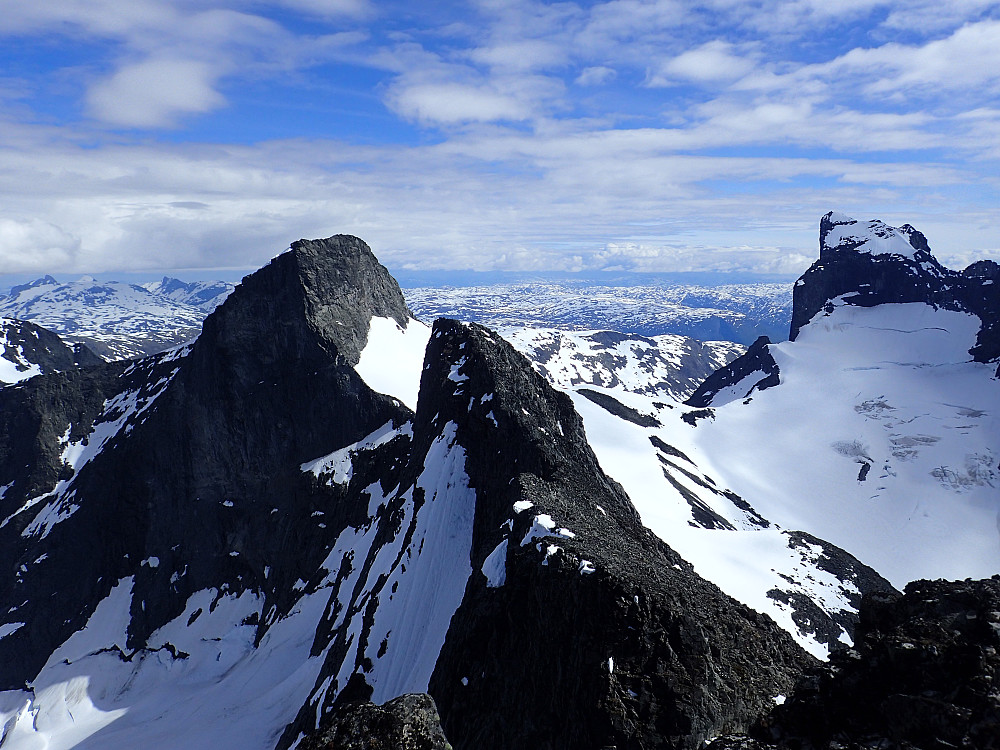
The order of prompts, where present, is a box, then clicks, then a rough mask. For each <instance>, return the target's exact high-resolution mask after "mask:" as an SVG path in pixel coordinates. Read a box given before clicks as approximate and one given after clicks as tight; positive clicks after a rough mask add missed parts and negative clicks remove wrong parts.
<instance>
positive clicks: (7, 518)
mask: <svg viewBox="0 0 1000 750" xmlns="http://www.w3.org/2000/svg"><path fill="white" fill-rule="evenodd" d="M424 350H426V353H425V351H424ZM417 383H419V389H418V387H417V386H416V384H417ZM379 391H381V393H380V392H379ZM588 403H589V402H588ZM411 407H415V410H414V409H413V408H411ZM19 425H20V426H21V427H20V433H18V437H17V440H16V441H15V440H14V439H13V437H12V436H13V435H14V434H15V433H16V432H17V430H16V429H15V428H17V427H18V426H19ZM0 482H3V487H4V491H3V495H2V499H0V510H2V517H3V520H2V522H0V570H2V571H4V573H3V576H2V577H0V601H2V602H3V615H2V616H0V679H2V684H3V687H5V688H7V692H5V693H2V694H0V713H2V717H0V721H2V723H3V726H4V727H5V729H4V733H5V739H4V742H5V748H6V747H11V748H26V747H31V746H34V745H36V744H38V743H47V746H48V747H53V748H69V747H74V748H107V747H138V746H141V747H150V748H157V747H177V746H182V745H190V746H195V747H204V746H208V745H211V746H224V747H235V746H239V747H241V748H247V747H249V748H272V747H275V746H277V747H282V748H285V747H290V746H292V745H294V744H295V743H296V742H297V740H298V739H299V738H300V737H301V736H303V735H305V734H308V733H309V732H312V731H314V730H315V729H316V728H317V726H319V725H320V724H321V723H322V721H323V717H324V716H327V715H328V714H329V713H330V712H331V711H333V710H334V708H335V707H336V706H337V705H338V701H341V700H347V699H348V698H349V697H350V696H354V697H357V696H361V697H372V698H374V699H376V700H378V701H383V700H386V699H389V698H392V697H394V696H396V695H399V694H401V693H405V692H412V691H426V690H429V691H430V692H431V694H432V695H433V696H434V698H435V700H436V701H437V704H438V706H439V707H440V709H441V716H442V717H443V720H444V724H445V729H446V731H447V732H448V736H449V739H450V740H451V741H452V742H453V743H454V744H455V746H456V747H471V746H473V745H476V746H482V747H486V748H498V749H499V748H508V747H528V746H532V747H536V746H546V745H549V746H553V747H587V746H590V745H591V744H593V743H597V745H598V746H605V745H609V744H611V745H619V746H630V745H637V744H638V743H642V744H646V745H662V744H664V743H667V742H669V743H671V744H674V745H677V746H684V747H692V748H693V747H695V746H697V745H698V744H699V743H701V742H702V741H703V740H705V739H706V738H708V737H711V736H714V735H715V734H718V733H719V732H720V731H722V730H723V729H727V728H734V727H744V726H748V725H749V723H750V722H751V721H752V719H753V717H754V716H756V715H757V714H758V713H760V712H761V711H762V710H763V709H764V708H766V707H767V706H769V705H771V704H772V698H773V696H775V695H777V694H779V693H783V692H787V690H788V689H790V687H791V685H792V683H793V682H794V679H795V676H796V675H797V674H798V673H799V672H800V671H801V669H802V668H803V666H805V665H806V664H808V663H809V661H810V660H809V658H808V656H807V655H806V654H805V653H804V652H802V651H801V650H800V649H799V648H798V647H797V646H796V645H795V644H794V642H793V641H792V639H791V638H790V637H789V636H788V635H787V634H786V633H785V632H784V631H782V630H781V629H779V628H778V627H777V626H775V625H774V623H772V622H771V621H770V620H767V619H766V618H763V617H761V616H760V615H758V614H757V613H755V612H753V611H752V610H750V609H749V608H747V607H745V606H743V605H741V604H739V603H738V602H736V601H734V600H732V599H731V598H729V597H727V596H726V595H725V594H723V593H722V592H721V591H720V590H719V589H718V588H717V587H716V586H714V585H713V584H711V583H709V582H707V581H705V580H704V579H702V578H700V577H698V576H697V575H695V574H694V573H693V572H692V570H691V566H690V565H689V564H688V563H687V562H685V561H684V560H683V559H682V558H681V557H680V556H678V555H677V554H676V553H675V552H674V551H673V550H672V549H671V548H670V547H668V546H667V545H666V544H664V543H663V541H662V540H660V539H659V538H657V537H656V536H654V535H652V534H650V533H649V532H648V531H647V530H646V529H644V528H643V527H642V526H641V524H640V523H639V517H638V514H637V513H636V512H635V509H634V508H633V506H632V504H631V503H630V501H629V499H628V497H627V496H626V495H625V493H624V492H623V491H622V489H621V487H620V486H619V485H617V484H616V483H615V482H613V481H611V480H610V479H608V478H607V476H606V475H605V474H604V472H603V471H602V470H601V468H600V466H599V465H598V464H597V461H596V459H595V457H594V454H593V452H592V451H591V448H590V447H589V445H588V444H587V441H586V436H585V434H584V432H583V425H582V422H581V420H580V418H579V416H578V415H577V413H576V411H575V410H574V408H573V404H572V402H571V401H570V399H569V398H568V397H566V396H565V395H564V394H561V393H559V392H557V391H556V390H554V389H553V388H552V387H551V386H549V385H548V383H547V382H546V381H545V380H544V378H543V377H542V376H541V375H539V374H538V373H537V372H535V371H534V369H533V368H532V367H531V365H530V364H529V363H528V361H527V360H525V359H524V358H523V357H522V356H521V355H519V354H518V353H517V352H516V351H515V350H514V349H513V348H512V347H511V346H510V345H509V344H508V343H507V342H505V341H504V340H503V339H502V338H501V337H499V336H498V335H496V334H495V333H493V332H491V331H488V330H487V329H484V328H481V327H478V326H475V325H464V324H461V323H457V322H454V321H438V322H437V323H436V324H435V325H434V327H433V329H431V328H428V327H427V326H425V325H423V324H421V323H419V322H417V321H415V320H413V319H412V318H411V316H410V313H409V311H408V310H407V308H406V305H405V303H404V301H403V297H402V295H401V293H400V291H399V289H398V287H397V286H396V285H395V284H394V282H393V281H392V279H391V278H390V277H389V276H388V274H387V272H386V271H385V269H384V268H382V267H381V266H379V265H378V263H377V262H376V261H375V259H374V257H373V256H372V255H371V252H370V251H369V250H368V248H367V247H366V246H365V245H364V244H363V243H361V242H360V241H359V240H357V239H355V238H350V237H334V238H331V239H329V240H324V241H313V242H306V241H302V242H297V243H294V244H293V246H292V250H291V251H289V252H288V253H286V254H284V255H281V256H279V257H278V258H276V259H275V260H274V261H272V263H271V264H270V265H269V266H267V267H266V268H264V269H262V270H261V271H259V272H257V273H256V274H253V275H251V276H248V277H247V278H246V279H245V280H244V281H243V283H242V284H241V285H240V286H239V287H238V288H237V289H236V291H234V292H233V294H232V295H230V297H229V298H228V299H227V300H226V301H225V302H224V303H223V304H222V305H220V306H219V308H218V309H217V310H216V311H215V312H213V313H212V314H211V315H209V317H208V318H207V319H206V321H205V324H204V328H203V333H202V335H201V336H200V337H199V338H198V339H197V341H195V342H194V343H193V344H191V345H190V346H189V347H182V348H178V349H175V350H172V351H170V352H166V353H161V354H158V355H154V356H152V357H147V358H145V359H141V360H139V361H137V362H134V363H128V362H111V363H108V364H106V365H104V366H101V367H97V368H88V369H81V370H74V371H70V372H65V373H57V374H54V375H49V376H41V377H37V378H34V379H32V380H29V381H27V382H25V383H23V384H19V385H14V386H11V387H9V388H6V389H3V390H0ZM707 674H711V675H714V678H713V683H712V686H711V688H710V689H706V686H705V684H704V683H703V681H702V680H701V679H700V678H695V676H697V675H707ZM511 716H522V717H525V720H524V721H518V722H511V721H509V720H508V718H509V717H511ZM531 717H537V720H536V719H533V718H531ZM640 717H642V718H640Z"/></svg>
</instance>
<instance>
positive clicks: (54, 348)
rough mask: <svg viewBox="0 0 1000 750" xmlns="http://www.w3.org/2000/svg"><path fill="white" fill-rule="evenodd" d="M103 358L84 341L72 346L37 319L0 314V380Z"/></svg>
mask: <svg viewBox="0 0 1000 750" xmlns="http://www.w3.org/2000/svg"><path fill="white" fill-rule="evenodd" d="M102 361H103V360H102V359H101V358H100V357H98V356H97V355H96V354H94V353H93V352H92V351H91V350H90V349H88V348H87V347H86V346H84V345H83V344H75V345H73V346H69V345H68V344H67V343H66V342H65V341H63V340H62V339H60V338H59V337H58V336H57V335H56V334H54V333H52V331H48V330H46V329H44V328H42V327H40V326H36V325H35V324H34V323H29V322H28V321H26V320H9V319H4V318H0V383H18V382H20V381H22V380H27V379H28V378H31V377H34V376H35V375H41V374H42V373H49V372H56V371H58V370H68V369H71V368H73V367H86V366H88V365H96V364H99V363H100V362H102Z"/></svg>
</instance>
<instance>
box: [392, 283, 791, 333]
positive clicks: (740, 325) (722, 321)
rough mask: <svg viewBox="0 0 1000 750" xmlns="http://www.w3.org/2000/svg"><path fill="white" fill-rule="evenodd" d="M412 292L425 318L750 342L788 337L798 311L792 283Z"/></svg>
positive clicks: (409, 295)
mask: <svg viewBox="0 0 1000 750" xmlns="http://www.w3.org/2000/svg"><path fill="white" fill-rule="evenodd" d="M404 293H405V294H406V301H407V303H408V304H409V305H410V309H412V310H413V312H414V314H415V315H416V316H417V317H418V318H421V319H424V320H434V319H435V318H438V317H448V318H455V319H457V320H466V321H473V322H476V323H481V324H483V325H485V326H488V327H490V328H494V329H496V330H501V329H506V328H525V327H526V328H558V329H561V330H572V331H584V330H613V331H619V332H622V333H633V334H638V335H640V336H647V337H648V336H659V335H663V334H675V335H682V336H688V337H691V338H695V339H699V340H701V341H734V342H737V343H741V344H750V343H752V342H753V341H754V340H755V339H756V338H757V337H758V336H762V335H763V336H768V337H769V338H771V339H772V340H774V341H781V340H783V339H785V338H787V337H788V330H789V323H790V322H791V318H792V286H791V284H790V283H789V284H778V283H770V284H763V283H755V284H727V285H722V286H713V287H707V286H691V285H680V284H670V285H662V284H657V285H639V286H609V285H604V284H601V283H600V282H595V281H587V282H570V281H563V282H526V283H518V284H498V285H489V286H473V287H420V288H410V289H405V290H404Z"/></svg>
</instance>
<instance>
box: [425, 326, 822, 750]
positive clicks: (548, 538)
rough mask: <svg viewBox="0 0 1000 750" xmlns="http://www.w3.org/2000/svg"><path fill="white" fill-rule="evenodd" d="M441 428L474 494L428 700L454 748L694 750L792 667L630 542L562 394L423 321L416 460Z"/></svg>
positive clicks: (757, 624)
mask: <svg viewBox="0 0 1000 750" xmlns="http://www.w3.org/2000/svg"><path fill="white" fill-rule="evenodd" d="M448 424H453V425H454V427H452V428H450V430H451V431H453V434H454V435H455V440H456V442H457V443H458V444H459V445H461V446H462V448H463V450H464V457H465V462H464V468H465V472H466V474H467V476H468V483H469V486H470V487H472V488H474V489H475V491H476V508H475V519H474V524H473V540H472V547H471V551H470V558H471V563H472V570H473V572H472V575H471V576H470V578H469V581H468V584H467V586H466V590H465V597H464V599H463V601H462V604H461V606H460V607H459V609H458V610H457V611H456V612H455V615H454V616H453V617H452V619H451V625H450V628H449V631H448V637H447V639H446V641H445V644H444V647H443V648H442V651H441V653H440V656H439V657H438V661H437V665H436V667H435V670H434V674H433V676H432V678H431V681H430V686H429V692H430V693H431V695H433V696H434V699H435V700H436V701H437V704H438V706H439V707H440V709H441V715H442V718H443V725H444V729H445V732H446V734H447V735H448V737H449V739H450V740H451V741H452V742H453V743H454V744H455V746H456V747H480V748H484V749H485V748H497V750H499V749H500V748H510V747H549V748H567V749H568V748H582V747H593V748H601V747H610V746H617V747H686V748H694V747H697V746H698V745H699V743H700V742H702V741H703V740H704V739H705V738H706V737H709V736H713V735H714V734H718V733H719V731H720V730H721V729H722V728H724V727H730V726H739V725H746V724H747V722H748V721H750V720H751V719H750V717H751V716H752V715H753V714H754V713H755V712H757V711H759V710H760V709H761V708H762V707H763V706H765V705H767V704H768V703H770V701H771V697H772V696H773V695H775V694H777V692H780V691H781V689H782V688H781V685H785V684H788V682H787V681H788V680H789V678H790V677H792V675H794V674H795V673H796V671H797V670H798V669H799V668H800V667H801V665H802V664H804V663H807V662H808V657H806V656H805V655H804V653H803V652H801V650H800V649H799V648H798V647H797V646H796V645H795V644H794V643H792V641H791V639H790V638H789V637H788V636H787V634H786V633H784V632H783V631H780V630H779V629H778V628H777V626H775V625H774V624H773V623H771V622H770V621H769V620H767V619H766V618H764V617H761V616H760V615H758V614H756V613H754V612H751V611H750V610H749V609H747V608H745V607H743V606H742V605H739V604H737V603H736V602H734V601H733V600H731V599H729V598H728V597H726V596H725V595H724V594H722V593H721V592H720V591H719V590H718V589H717V588H716V587H715V586H714V585H712V584H710V583H708V582H707V581H705V580H703V579H701V578H699V577H698V576H697V575H696V574H695V573H694V571H693V569H692V568H691V566H690V565H689V564H688V563H687V562H686V561H684V560H683V559H682V558H681V557H680V556H679V555H678V554H677V553H676V552H675V551H674V550H672V549H671V548H670V547H669V546H668V545H667V544H665V543H664V542H663V541H662V540H660V539H659V538H657V537H656V536H655V535H653V534H652V532H650V531H649V530H648V529H646V528H645V527H643V525H642V523H641V521H640V518H639V515H638V513H637V512H636V510H635V508H634V506H633V505H632V503H631V501H630V500H629V498H628V496H627V495H626V494H625V492H624V491H623V490H622V488H621V487H620V486H619V485H618V484H617V483H616V482H615V481H614V480H612V479H610V478H609V477H608V476H607V475H605V474H604V472H603V470H602V469H601V467H600V465H599V464H598V462H597V459H596V457H595V456H594V454H593V451H592V450H591V448H590V446H589V444H588V443H587V441H586V435H585V433H584V429H583V423H582V420H581V418H580V416H579V415H578V414H577V412H576V411H575V409H574V407H573V403H572V400H571V399H570V398H569V397H568V396H567V395H566V394H564V393H561V392H557V391H556V390H555V389H553V388H552V387H551V386H550V385H549V384H548V382H547V381H546V380H545V379H544V378H543V377H542V376H541V375H540V374H539V373H537V372H536V371H535V370H534V369H533V368H532V367H531V365H530V363H529V362H528V361H527V360H526V359H525V358H524V357H523V356H521V355H520V354H519V353H518V352H516V351H515V350H514V349H513V347H511V346H510V345H509V344H508V343H507V342H506V341H504V340H503V339H502V338H500V337H499V336H498V335H496V334H495V333H493V332H492V331H489V330H487V329H485V328H482V327H480V326H477V325H475V324H462V323H457V322H455V321H449V320H439V321H437V322H436V323H435V325H434V331H433V333H432V335H431V338H430V342H429V344H428V348H427V355H426V359H425V370H424V373H423V377H422V379H421V392H420V403H419V405H418V407H417V417H416V420H415V424H414V432H415V437H414V443H415V445H416V444H419V443H420V442H421V441H426V440H427V437H426V436H422V434H426V435H435V434H439V433H440V432H441V431H442V430H444V429H445V427H446V425H448ZM417 453H418V455H419V454H420V453H422V451H417ZM512 716H513V717H518V719H517V721H511V720H510V717H512Z"/></svg>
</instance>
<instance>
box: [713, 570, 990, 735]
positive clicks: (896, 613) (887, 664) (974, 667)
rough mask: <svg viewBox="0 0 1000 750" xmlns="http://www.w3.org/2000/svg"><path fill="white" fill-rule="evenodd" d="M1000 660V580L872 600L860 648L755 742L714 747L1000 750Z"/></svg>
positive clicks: (768, 723) (809, 686)
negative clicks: (956, 749) (958, 749)
mask: <svg viewBox="0 0 1000 750" xmlns="http://www.w3.org/2000/svg"><path fill="white" fill-rule="evenodd" d="M998 654H1000V576H994V577H993V578H991V579H986V580H981V581H973V580H966V581H915V582H913V583H911V584H909V585H907V587H906V591H905V593H903V594H898V593H897V594H884V593H883V594H873V595H869V596H866V597H865V599H864V601H863V602H862V606H861V620H860V623H859V624H858V628H857V631H856V634H855V645H854V648H850V649H842V650H840V651H836V652H834V653H833V654H831V657H830V661H829V663H827V664H822V665H818V666H816V667H813V668H811V669H809V670H808V671H807V672H806V673H805V674H804V676H803V677H802V678H801V679H800V680H799V682H798V684H797V686H796V688H795V691H794V692H793V693H792V694H791V695H790V697H789V698H788V700H787V701H786V702H785V703H784V704H783V705H781V706H778V707H777V708H775V709H774V711H773V712H772V713H771V714H770V716H769V717H768V718H767V719H766V720H764V721H763V722H761V724H760V725H759V726H758V727H757V728H756V731H755V732H754V735H755V741H751V740H749V739H738V738H728V739H726V740H725V741H719V742H715V743H713V744H712V745H711V746H710V747H711V748H712V750H717V748H718V749H721V750H727V749H729V748H740V747H746V748H758V747H759V748H781V749H782V750H786V749H787V750H791V749H792V748H794V749H796V750H833V749H834V748H871V747H878V748H886V749H887V750H932V749H936V748H942V747H963V748H976V749H977V750H990V749H991V748H997V747H1000V693H998V691H997V686H996V682H997V679H998V676H1000V655H998ZM739 742H744V743H745V744H743V745H741V744H739ZM754 742H757V743H759V744H754Z"/></svg>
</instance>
